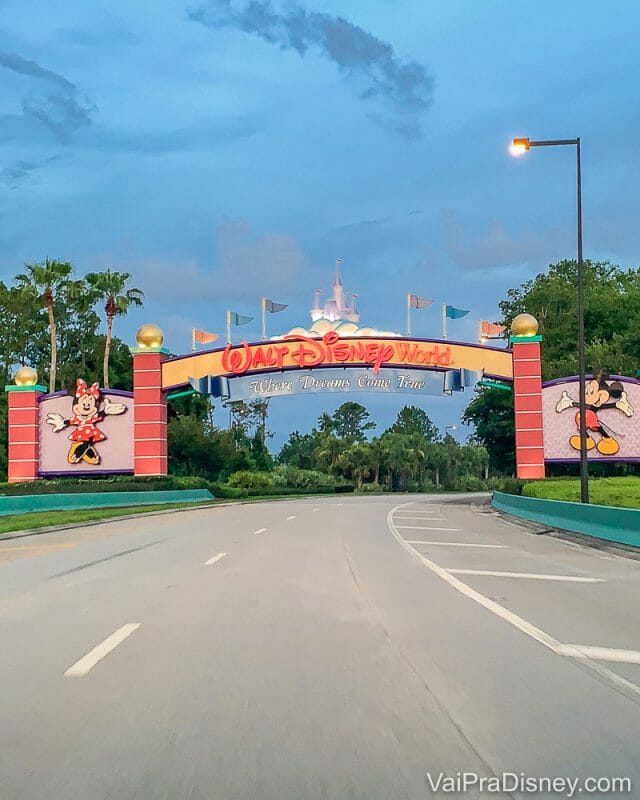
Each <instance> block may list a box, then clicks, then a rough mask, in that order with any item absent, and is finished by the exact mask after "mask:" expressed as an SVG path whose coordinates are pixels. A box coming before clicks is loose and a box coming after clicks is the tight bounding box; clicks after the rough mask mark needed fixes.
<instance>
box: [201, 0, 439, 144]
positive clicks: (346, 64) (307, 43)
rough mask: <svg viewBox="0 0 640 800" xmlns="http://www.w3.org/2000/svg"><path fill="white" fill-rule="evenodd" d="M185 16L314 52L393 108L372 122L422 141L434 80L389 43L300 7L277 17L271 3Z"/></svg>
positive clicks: (260, 0)
mask: <svg viewBox="0 0 640 800" xmlns="http://www.w3.org/2000/svg"><path fill="white" fill-rule="evenodd" d="M188 14H189V18H190V19H192V20H194V21H195V22H199V23H201V24H202V25H205V26H206V27H209V28H222V27H232V28H236V29H238V30H240V31H243V32H245V33H252V34H255V35H257V36H260V37H261V38H262V39H264V40H265V41H266V42H269V43H270V44H273V45H277V46H279V47H280V48H281V49H283V50H294V51H295V52H297V53H298V55H299V56H300V57H304V55H305V54H306V53H307V51H308V50H309V49H310V48H312V47H314V48H316V49H317V50H319V52H320V53H321V54H322V55H323V56H325V57H326V58H328V59H330V60H331V61H333V62H334V64H336V66H337V67H338V69H339V70H340V71H341V72H342V73H343V74H345V75H346V76H347V78H349V79H354V78H356V77H357V78H359V79H361V80H362V79H364V81H365V88H364V90H363V91H362V93H361V97H362V98H363V99H365V100H383V101H386V102H387V103H388V104H389V105H390V106H391V109H392V111H393V112H394V113H393V115H392V116H391V117H385V116H381V115H379V114H371V115H370V116H371V117H372V119H374V121H376V122H378V123H379V124H381V125H384V126H385V127H390V128H392V129H393V130H394V131H395V132H396V133H398V134H399V135H401V136H403V137H405V138H407V139H414V138H417V137H419V136H420V132H421V130H420V120H419V116H420V114H421V113H423V112H424V111H426V109H428V108H429V106H430V105H431V103H432V101H433V79H432V78H431V76H430V75H429V74H428V73H427V71H426V70H425V68H424V67H423V66H422V64H419V63H417V62H415V61H402V60H401V59H399V58H398V56H397V55H396V53H395V51H394V49H393V46H392V45H391V44H389V43H388V42H385V41H383V40H382V39H378V38H377V37H376V36H373V35H372V34H371V33H369V32H368V31H365V30H364V29H363V28H360V27H359V26H358V25H354V24H353V23H352V22H349V21H348V20H347V19H345V18H344V17H339V16H333V15H331V14H327V13H326V12H318V11H307V10H305V9H303V8H298V7H294V8H292V9H291V10H289V11H282V12H279V11H277V10H276V9H275V8H274V6H273V4H272V3H271V0H248V1H247V2H245V3H244V5H236V4H235V3H232V0H207V2H206V3H203V4H202V5H200V6H199V7H197V8H195V9H192V10H190V11H189V12H188Z"/></svg>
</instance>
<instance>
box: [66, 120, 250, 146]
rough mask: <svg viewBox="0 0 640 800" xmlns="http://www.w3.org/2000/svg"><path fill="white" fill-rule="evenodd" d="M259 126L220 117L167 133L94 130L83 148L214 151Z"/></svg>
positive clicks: (85, 140)
mask: <svg viewBox="0 0 640 800" xmlns="http://www.w3.org/2000/svg"><path fill="white" fill-rule="evenodd" d="M260 127H261V126H260V125H259V124H258V122H256V121H255V120H252V119H248V118H244V117H226V118H225V117H220V118H217V119H213V120H200V121H198V122H195V123H194V124H192V125H189V126H183V127H181V128H174V129H167V130H163V131H145V132H142V133H136V132H133V133H132V132H121V131H118V130H110V129H107V128H104V127H102V128H101V127H94V129H93V131H92V133H91V134H87V135H86V136H84V137H83V140H82V146H84V147H90V148H94V149H97V150H100V151H101V152H105V151H112V152H118V153H136V154H137V153H152V154H161V153H179V152H184V151H191V152H193V151H194V150H196V149H202V150H205V149H206V150H210V149H211V146H212V144H216V145H223V144H228V143H231V142H235V141H238V140H240V139H246V138H249V137H251V136H253V135H254V134H256V133H257V132H259V131H260Z"/></svg>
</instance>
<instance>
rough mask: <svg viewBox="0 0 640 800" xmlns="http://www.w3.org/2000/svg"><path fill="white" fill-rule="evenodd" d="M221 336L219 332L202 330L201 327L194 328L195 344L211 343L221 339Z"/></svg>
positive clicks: (193, 337)
mask: <svg viewBox="0 0 640 800" xmlns="http://www.w3.org/2000/svg"><path fill="white" fill-rule="evenodd" d="M219 338H220V336H219V334H217V333H207V331H201V330H200V329H199V328H193V334H192V339H193V344H194V345H196V344H211V342H215V341H216V339H219Z"/></svg>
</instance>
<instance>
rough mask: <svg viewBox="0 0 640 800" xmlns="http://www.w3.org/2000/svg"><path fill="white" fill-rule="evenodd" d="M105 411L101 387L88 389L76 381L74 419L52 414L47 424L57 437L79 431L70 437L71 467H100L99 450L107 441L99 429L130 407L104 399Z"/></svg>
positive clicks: (93, 385)
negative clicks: (66, 431) (83, 464)
mask: <svg viewBox="0 0 640 800" xmlns="http://www.w3.org/2000/svg"><path fill="white" fill-rule="evenodd" d="M102 402H103V407H102V409H100V408H99V405H100V388H99V386H98V384H97V383H93V384H92V385H91V386H87V383H86V381H83V380H82V378H78V380H77V381H76V391H75V398H74V403H73V405H72V406H71V409H72V411H73V416H72V417H71V418H70V419H65V418H64V417H63V416H62V414H57V413H55V412H50V413H49V414H47V424H49V425H51V428H52V430H53V432H54V433H58V432H59V431H61V430H63V429H64V428H66V427H68V426H70V425H72V426H74V427H75V429H76V430H75V431H73V433H72V434H71V435H70V436H69V439H71V447H70V448H69V452H68V454H67V461H68V462H69V464H79V463H80V461H84V462H86V463H87V464H93V465H95V464H99V463H100V454H99V453H98V451H97V450H96V448H95V444H96V443H97V442H102V441H104V440H105V439H106V438H107V437H106V436H105V434H104V433H103V432H102V431H101V430H100V429H99V428H98V427H97V425H98V423H99V422H102V421H103V420H104V418H105V416H111V415H114V414H124V412H125V411H126V410H127V407H126V406H125V405H124V404H123V403H112V402H111V400H109V398H108V397H105V398H104V399H103V401H102Z"/></svg>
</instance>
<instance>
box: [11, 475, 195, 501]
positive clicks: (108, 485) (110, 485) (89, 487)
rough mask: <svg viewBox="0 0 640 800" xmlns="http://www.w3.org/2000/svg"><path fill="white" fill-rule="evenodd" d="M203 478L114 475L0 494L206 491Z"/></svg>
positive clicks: (19, 486) (17, 486) (34, 484)
mask: <svg viewBox="0 0 640 800" xmlns="http://www.w3.org/2000/svg"><path fill="white" fill-rule="evenodd" d="M208 488H209V482H208V481H207V480H205V479H204V478H194V477H190V476H186V477H177V476H174V475H166V476H163V475H160V476H153V477H149V478H139V477H135V476H134V475H114V476H112V477H110V478H100V477H91V476H87V477H82V478H80V477H77V478H74V477H72V478H56V479H53V480H47V479H43V480H39V481H28V482H25V483H0V494H4V495H12V496H17V495H27V494H66V493H69V494H77V493H84V492H159V491H167V490H170V489H208Z"/></svg>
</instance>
